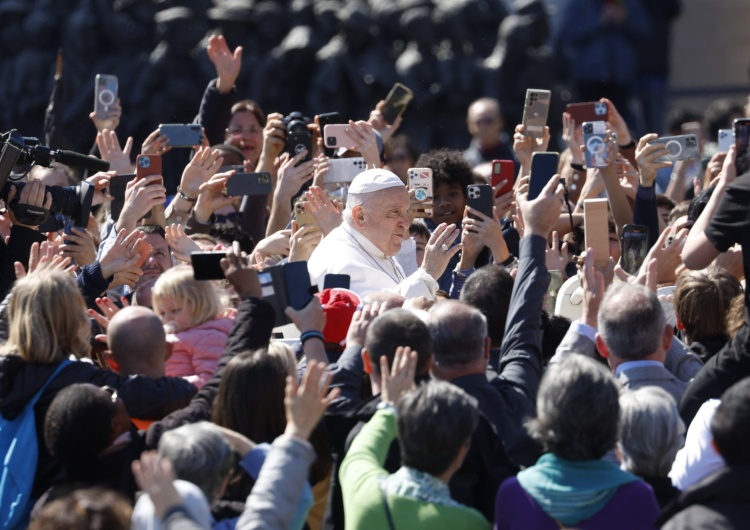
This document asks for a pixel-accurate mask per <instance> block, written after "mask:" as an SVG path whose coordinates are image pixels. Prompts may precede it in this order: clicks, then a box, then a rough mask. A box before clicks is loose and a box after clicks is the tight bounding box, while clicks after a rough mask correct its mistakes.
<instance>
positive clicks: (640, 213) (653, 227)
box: [633, 185, 659, 248]
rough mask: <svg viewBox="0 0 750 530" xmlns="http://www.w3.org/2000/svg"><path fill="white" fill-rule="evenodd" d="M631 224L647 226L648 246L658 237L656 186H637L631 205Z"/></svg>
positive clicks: (652, 244)
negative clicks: (633, 204) (632, 205)
mask: <svg viewBox="0 0 750 530" xmlns="http://www.w3.org/2000/svg"><path fill="white" fill-rule="evenodd" d="M633 224H636V225H646V226H647V227H648V247H649V248H651V247H653V246H654V245H655V244H656V240H657V239H659V210H657V208H656V188H655V187H654V186H651V187H650V188H644V187H643V186H640V185H639V186H638V192H637V193H636V195H635V206H634V207H633Z"/></svg>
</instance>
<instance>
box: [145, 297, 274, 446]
mask: <svg viewBox="0 0 750 530" xmlns="http://www.w3.org/2000/svg"><path fill="white" fill-rule="evenodd" d="M275 320H276V313H275V312H274V309H273V306H271V304H269V303H268V302H266V301H265V300H261V299H258V298H248V299H246V300H243V301H242V302H240V305H239V307H238V308H237V316H236V317H235V319H234V327H233V328H232V331H231V332H230V333H229V337H228V339H227V345H226V348H225V349H224V354H223V355H222V356H221V359H220V360H219V366H218V368H217V369H216V373H214V376H213V377H212V378H211V379H210V380H209V381H208V383H206V384H205V386H204V387H203V388H201V390H200V392H198V394H197V395H196V396H195V397H194V398H193V400H192V401H191V402H190V404H189V405H188V406H187V407H185V408H184V409H181V410H178V411H176V412H173V413H172V414H170V415H169V416H167V417H166V418H164V419H163V420H161V421H158V422H156V423H154V424H152V425H151V427H149V429H148V432H147V433H146V444H147V445H148V446H149V447H156V445H157V444H158V443H159V438H161V435H162V434H163V433H164V432H165V431H168V430H170V429H175V428H177V427H179V426H181V425H185V424H187V423H195V422H197V421H202V420H208V419H209V418H210V417H211V407H212V405H213V402H214V398H215V397H216V394H217V393H218V391H219V383H221V373H222V372H223V371H224V367H225V366H226V365H227V363H228V362H229V361H230V360H231V359H232V358H233V357H234V356H235V355H237V354H238V353H242V352H245V351H253V350H257V349H259V348H265V347H268V343H269V341H270V340H271V332H272V331H273V325H274V321H275Z"/></svg>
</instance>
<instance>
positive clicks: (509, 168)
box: [490, 160, 516, 197]
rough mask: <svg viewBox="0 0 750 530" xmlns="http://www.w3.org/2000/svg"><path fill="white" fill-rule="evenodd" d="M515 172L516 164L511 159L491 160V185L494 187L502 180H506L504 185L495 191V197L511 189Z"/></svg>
mask: <svg viewBox="0 0 750 530" xmlns="http://www.w3.org/2000/svg"><path fill="white" fill-rule="evenodd" d="M515 173H516V165H515V163H514V162H513V161H512V160H493V161H492V180H491V181H490V183H491V184H492V187H493V188H494V187H495V186H497V185H498V184H500V182H502V181H503V180H505V181H506V182H505V185H504V186H503V187H502V188H500V189H499V190H498V191H497V193H496V194H495V197H500V196H501V195H505V194H506V193H508V192H509V191H511V190H512V189H513V185H514V184H515Z"/></svg>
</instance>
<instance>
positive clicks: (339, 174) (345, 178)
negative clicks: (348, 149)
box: [323, 156, 367, 184]
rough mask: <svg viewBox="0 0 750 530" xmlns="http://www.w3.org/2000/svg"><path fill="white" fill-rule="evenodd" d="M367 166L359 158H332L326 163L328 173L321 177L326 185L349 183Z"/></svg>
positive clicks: (362, 159) (363, 160)
mask: <svg viewBox="0 0 750 530" xmlns="http://www.w3.org/2000/svg"><path fill="white" fill-rule="evenodd" d="M365 169H367V166H366V165H365V159H364V158H362V157H361V156H356V157H353V158H333V159H330V160H329V161H328V171H326V174H325V175H324V176H323V182H325V183H326V184H334V183H349V182H351V181H352V180H354V177H356V176H357V175H359V174H360V173H362V172H363V171H364V170H365Z"/></svg>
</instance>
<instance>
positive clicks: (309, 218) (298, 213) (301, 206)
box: [294, 201, 317, 230]
mask: <svg viewBox="0 0 750 530" xmlns="http://www.w3.org/2000/svg"><path fill="white" fill-rule="evenodd" d="M305 204H306V201H298V202H296V203H295V204H294V220H295V221H297V229H298V230H299V229H300V228H302V227H303V226H307V225H314V224H317V223H316V221H315V217H313V214H311V213H310V212H308V211H307V209H306V208H305Z"/></svg>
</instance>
